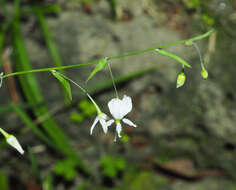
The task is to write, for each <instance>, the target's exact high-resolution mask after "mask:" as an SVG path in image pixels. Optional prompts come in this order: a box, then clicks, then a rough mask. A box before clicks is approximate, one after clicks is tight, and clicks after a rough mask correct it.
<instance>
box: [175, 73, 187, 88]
mask: <svg viewBox="0 0 236 190" xmlns="http://www.w3.org/2000/svg"><path fill="white" fill-rule="evenodd" d="M185 80H186V75H185V73H184V72H181V73H180V74H179V75H178V77H177V83H176V88H179V87H181V86H183V85H184V83H185Z"/></svg>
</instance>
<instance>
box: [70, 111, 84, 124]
mask: <svg viewBox="0 0 236 190" xmlns="http://www.w3.org/2000/svg"><path fill="white" fill-rule="evenodd" d="M70 120H72V121H73V122H76V123H81V122H82V121H83V120H84V116H83V115H82V114H79V113H77V112H72V113H70Z"/></svg>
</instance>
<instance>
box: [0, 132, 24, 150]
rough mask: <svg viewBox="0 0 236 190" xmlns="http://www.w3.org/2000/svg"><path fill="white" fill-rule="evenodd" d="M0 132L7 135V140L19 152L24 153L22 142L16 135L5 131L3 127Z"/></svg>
mask: <svg viewBox="0 0 236 190" xmlns="http://www.w3.org/2000/svg"><path fill="white" fill-rule="evenodd" d="M0 133H2V135H3V136H4V137H5V139H6V142H7V143H8V144H9V145H11V146H12V147H13V148H15V149H16V150H17V151H18V152H19V153H21V154H24V150H23V149H22V147H21V145H20V143H19V142H18V140H17V139H16V137H15V136H13V135H11V134H8V133H7V132H6V131H4V130H3V129H2V128H0Z"/></svg>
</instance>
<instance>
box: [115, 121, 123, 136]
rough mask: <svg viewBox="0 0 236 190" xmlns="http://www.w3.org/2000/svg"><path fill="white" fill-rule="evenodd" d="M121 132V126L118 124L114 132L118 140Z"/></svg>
mask: <svg viewBox="0 0 236 190" xmlns="http://www.w3.org/2000/svg"><path fill="white" fill-rule="evenodd" d="M121 131H122V126H121V124H120V122H119V123H117V124H116V132H117V134H118V137H119V138H121V135H120V133H121Z"/></svg>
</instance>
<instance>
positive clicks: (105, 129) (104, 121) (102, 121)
mask: <svg viewBox="0 0 236 190" xmlns="http://www.w3.org/2000/svg"><path fill="white" fill-rule="evenodd" d="M99 122H100V124H101V125H102V129H103V131H104V133H105V134H106V133H107V123H106V120H105V119H103V118H100V117H99Z"/></svg>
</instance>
